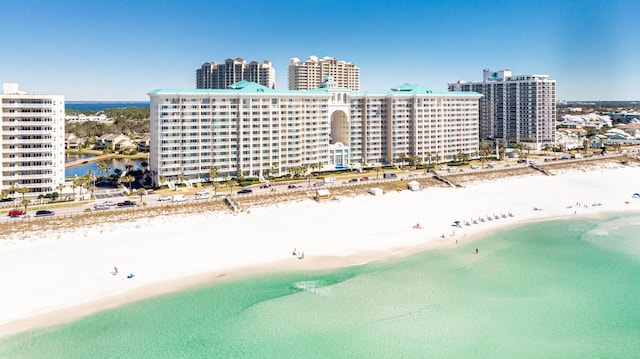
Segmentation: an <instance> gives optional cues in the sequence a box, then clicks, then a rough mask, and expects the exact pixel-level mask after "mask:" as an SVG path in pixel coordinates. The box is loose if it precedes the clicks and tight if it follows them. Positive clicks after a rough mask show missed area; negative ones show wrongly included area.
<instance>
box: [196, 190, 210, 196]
mask: <svg viewBox="0 0 640 359" xmlns="http://www.w3.org/2000/svg"><path fill="white" fill-rule="evenodd" d="M207 194H209V191H207V190H206V189H201V190H199V191H198V192H196V196H202V195H207Z"/></svg>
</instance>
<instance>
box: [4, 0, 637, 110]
mask: <svg viewBox="0 0 640 359" xmlns="http://www.w3.org/2000/svg"><path fill="white" fill-rule="evenodd" d="M637 14H640V1H637V0H634V1H622V0H611V1H589V0H585V1H562V0H556V1H546V0H541V1H486V2H481V1H465V0H455V1H454V0H451V1H444V0H442V1H403V0H395V1H375V0H368V1H348V0H322V1H277V0H270V1H267V0H263V1H254V0H240V1H211V0H202V1H196V0H154V1H151V0H149V1H143V0H139V1H135V0H129V1H127V0H100V1H97V0H77V1H76V0H60V1H48V0H40V1H37V0H1V1H0V29H1V30H0V82H18V83H20V88H21V89H22V90H25V91H28V92H32V93H47V94H63V95H65V97H66V99H67V100H95V101H108V100H140V101H147V100H148V96H147V95H146V94H147V92H148V91H150V90H153V89H157V88H193V87H195V70H196V69H197V68H199V67H200V66H201V65H202V63H204V62H207V61H217V62H223V61H224V60H225V59H227V58H236V57H242V58H244V59H246V60H247V61H254V60H255V61H260V62H262V61H264V60H271V61H272V62H273V65H274V67H275V69H276V88H278V89H286V87H287V66H288V65H289V59H290V58H291V57H298V58H300V59H306V58H307V57H308V56H309V55H316V56H319V57H323V56H333V57H337V58H338V59H340V60H345V61H352V62H354V63H355V64H356V65H358V66H359V67H360V77H361V88H362V90H372V91H383V90H388V89H389V88H391V87H393V86H396V85H399V84H402V83H405V82H408V83H412V84H421V85H424V86H427V87H430V88H432V89H434V90H443V91H444V90H446V88H447V83H448V82H454V81H457V80H481V79H482V70H483V69H485V68H490V69H492V70H500V69H506V68H508V69H511V70H512V72H513V74H514V75H519V74H548V75H549V76H550V77H551V78H553V79H555V80H556V81H557V98H558V99H559V100H560V99H564V100H640V25H638V24H637V21H636V20H637V19H636V17H637V16H636V15H637Z"/></svg>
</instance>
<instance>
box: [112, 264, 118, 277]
mask: <svg viewBox="0 0 640 359" xmlns="http://www.w3.org/2000/svg"><path fill="white" fill-rule="evenodd" d="M111 274H113V275H117V274H118V267H116V266H113V272H111Z"/></svg>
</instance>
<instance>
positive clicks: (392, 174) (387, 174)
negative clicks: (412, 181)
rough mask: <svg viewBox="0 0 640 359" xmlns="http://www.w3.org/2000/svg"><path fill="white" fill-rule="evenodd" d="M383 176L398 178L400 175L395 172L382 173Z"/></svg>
mask: <svg viewBox="0 0 640 359" xmlns="http://www.w3.org/2000/svg"><path fill="white" fill-rule="evenodd" d="M382 177H383V178H386V179H389V178H398V176H397V175H396V174H395V173H385V174H383V175H382Z"/></svg>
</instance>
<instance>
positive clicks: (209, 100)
mask: <svg viewBox="0 0 640 359" xmlns="http://www.w3.org/2000/svg"><path fill="white" fill-rule="evenodd" d="M149 96H150V103H151V105H150V106H151V149H150V158H149V166H150V169H151V171H152V173H153V174H154V175H155V180H156V183H159V182H158V180H159V179H160V177H163V178H164V179H166V180H167V181H179V179H184V178H185V177H186V178H188V179H189V180H194V181H202V180H206V179H208V177H209V173H210V169H211V168H215V169H216V170H217V172H218V174H219V176H221V177H226V176H228V177H236V176H239V175H242V176H245V177H246V176H260V177H267V176H268V175H275V176H277V175H282V174H286V173H289V172H290V171H291V170H292V169H294V168H300V167H301V166H304V167H306V168H307V169H309V170H311V169H315V170H331V169H342V168H348V167H350V166H360V165H363V164H364V165H365V166H375V165H380V164H387V163H391V162H392V161H393V160H395V159H397V158H402V157H407V158H409V157H415V158H419V159H420V160H422V161H424V163H426V162H427V161H436V160H440V161H449V160H453V159H455V158H456V156H457V155H458V154H459V153H464V154H466V155H468V156H470V157H475V156H476V154H477V151H478V138H479V137H478V100H479V98H480V96H481V95H479V94H476V93H469V92H434V91H431V90H429V89H426V88H424V87H421V86H416V85H406V84H405V85H402V86H399V87H397V88H394V89H392V90H390V91H388V92H379V93H373V92H352V91H351V90H349V89H347V88H341V87H336V84H335V83H334V82H333V81H332V79H331V78H328V79H327V81H325V82H324V83H323V84H322V86H321V87H320V88H318V89H315V90H311V91H276V90H273V89H270V88H268V87H265V86H261V85H259V84H256V83H251V82H248V81H242V82H240V83H237V84H235V85H233V86H231V87H230V88H229V89H227V90H198V89H195V90H194V89H191V90H188V89H160V90H154V91H151V92H150V93H149Z"/></svg>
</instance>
